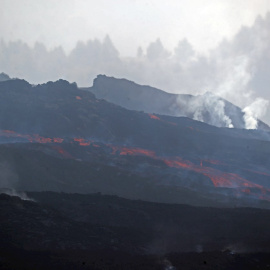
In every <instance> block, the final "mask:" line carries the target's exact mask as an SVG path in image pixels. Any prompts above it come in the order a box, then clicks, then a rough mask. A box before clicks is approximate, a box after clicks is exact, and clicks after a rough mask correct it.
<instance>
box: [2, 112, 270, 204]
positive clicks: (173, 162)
mask: <svg viewBox="0 0 270 270" xmlns="http://www.w3.org/2000/svg"><path fill="white" fill-rule="evenodd" d="M155 117H156V116H154V119H156V118H155ZM157 118H158V117H157ZM158 119H159V118H158ZM0 136H2V137H7V138H23V139H26V140H27V141H29V142H31V143H41V144H48V143H49V144H54V145H53V148H54V149H55V150H57V152H58V153H59V154H61V155H62V156H64V157H66V158H73V157H72V156H71V155H70V154H69V153H68V152H67V151H65V150H64V149H63V148H61V147H59V146H57V145H55V144H61V143H63V142H64V139H63V138H59V137H56V138H48V137H43V136H40V135H38V134H33V135H29V134H19V133H16V132H14V131H12V130H0ZM67 142H69V143H78V144H79V145H80V146H90V145H92V146H93V147H100V145H98V144H96V143H95V141H92V140H87V139H83V138H73V139H72V140H67ZM105 145H106V147H109V148H110V149H111V150H112V152H111V154H112V155H123V156H125V155H135V156H147V157H151V158H153V159H155V160H160V161H162V162H164V164H165V165H166V166H168V167H172V168H177V169H185V170H190V171H194V172H197V173H199V174H202V175H204V176H206V177H208V178H209V179H210V180H211V181H212V183H213V185H214V186H215V187H217V188H218V187H223V188H234V189H237V190H240V191H241V192H243V193H245V194H252V190H251V189H256V190H259V191H260V194H257V195H256V193H255V195H256V196H257V197H258V198H260V199H264V200H270V197H269V194H270V189H267V188H265V187H263V186H261V185H258V184H255V183H253V182H251V181H249V180H247V179H244V178H242V177H240V176H239V175H237V174H235V173H230V172H223V171H220V170H218V169H215V168H212V167H209V166H205V164H208V165H209V164H214V165H226V164H224V163H222V162H220V161H218V160H210V159H205V160H203V159H202V160H200V164H198V165H196V164H194V163H192V162H190V161H188V160H184V159H182V158H180V157H166V158H165V157H162V156H157V155H156V153H155V152H154V151H151V150H147V149H142V148H136V147H127V146H117V145H111V144H105ZM244 170H246V171H251V172H253V173H257V174H261V175H265V176H270V174H268V173H266V172H259V171H252V170H249V169H244ZM253 195H254V193H253Z"/></svg>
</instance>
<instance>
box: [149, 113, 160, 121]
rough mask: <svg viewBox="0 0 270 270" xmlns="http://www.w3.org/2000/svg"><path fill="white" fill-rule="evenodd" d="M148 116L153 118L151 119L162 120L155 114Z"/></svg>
mask: <svg viewBox="0 0 270 270" xmlns="http://www.w3.org/2000/svg"><path fill="white" fill-rule="evenodd" d="M148 115H149V116H150V118H151V119H156V120H160V118H159V117H157V116H156V115H154V114H151V113H149V114H148Z"/></svg>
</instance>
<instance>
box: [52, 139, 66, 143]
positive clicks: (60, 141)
mask: <svg viewBox="0 0 270 270" xmlns="http://www.w3.org/2000/svg"><path fill="white" fill-rule="evenodd" d="M63 141H64V139H62V138H53V142H54V143H62V142H63Z"/></svg>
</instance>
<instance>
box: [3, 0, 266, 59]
mask: <svg viewBox="0 0 270 270" xmlns="http://www.w3.org/2000/svg"><path fill="white" fill-rule="evenodd" d="M267 11H270V3H269V0H238V1H234V0H219V1H215V0H203V1H202V0H179V1H176V0H168V1H166V3H165V2H164V1H161V0H114V1H113V2H112V1H107V0H99V1H93V0H88V1H87V0H57V1H55V0H24V1H21V0H1V11H0V33H1V36H2V38H3V39H4V40H5V41H10V40H12V41H14V40H18V39H20V40H22V41H25V42H27V43H28V44H30V45H33V44H34V43H35V42H36V41H39V42H42V43H44V45H45V46H47V47H49V48H53V47H55V46H63V48H64V49H65V50H66V51H70V50H71V49H73V47H74V46H75V45H76V43H77V41H78V40H82V41H87V40H89V39H95V38H97V39H103V38H104V37H105V36H106V35H107V34H108V35H110V37H111V38H112V40H113V41H114V43H115V45H116V47H117V48H118V49H119V50H120V52H121V55H122V56H135V55H136V51H137V47H138V46H142V47H143V48H145V49H146V47H147V46H148V44H149V43H150V42H152V41H154V40H156V39H157V38H160V39H161V40H162V42H163V43H164V46H165V47H166V48H168V49H169V50H173V49H174V47H175V45H176V44H177V43H178V41H179V40H182V39H184V38H187V39H188V40H189V41H190V43H191V44H192V46H194V48H195V49H196V50H197V51H200V52H201V51H203V52H205V51H207V50H208V49H209V48H214V47H215V46H216V45H217V44H218V43H219V42H220V41H221V40H222V39H223V38H224V37H225V38H229V39H230V38H231V37H232V36H233V35H234V34H236V32H237V31H239V29H240V28H241V26H242V25H246V26H251V25H252V24H253V22H254V20H255V18H256V16H257V15H259V14H260V15H263V16H264V15H265V14H266V12H267Z"/></svg>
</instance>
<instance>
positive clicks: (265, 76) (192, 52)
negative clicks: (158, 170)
mask: <svg viewBox="0 0 270 270" xmlns="http://www.w3.org/2000/svg"><path fill="white" fill-rule="evenodd" d="M269 12H270V2H269V0H245V1H244V0H238V1H232V0H219V1H214V0H204V1H202V0H189V1H187V0H181V1H173V0H168V1H166V2H164V1H162V2H161V1H160V0H153V1H141V0H133V1H129V0H115V1H113V2H108V1H105V0H100V1H83V0H77V1H73V0H65V1H63V0H58V1H52V0H46V1H42V0H39V1H37V0H35V1H34V0H25V1H17V0H1V10H0V33H1V34H0V39H1V41H0V72H5V73H7V74H9V75H10V76H11V77H20V78H24V79H26V80H28V81H30V82H32V83H41V82H46V81H49V80H57V79H59V78H63V79H67V80H69V81H76V82H77V83H78V85H79V86H90V85H91V84H92V80H93V79H94V78H95V77H96V76H97V75H98V74H100V73H102V74H106V75H108V76H115V77H121V78H127V79H129V80H133V81H135V82H137V83H140V84H147V85H151V86H154V87H157V88H160V89H162V90H165V91H168V92H172V93H190V94H201V93H204V92H206V91H211V92H213V93H214V94H217V95H219V96H222V97H223V98H225V99H228V100H229V101H231V102H233V103H234V104H236V105H238V106H240V107H241V108H242V109H243V112H245V113H246V118H245V121H247V122H246V126H247V127H248V128H256V118H258V117H259V118H261V119H262V120H264V121H266V122H267V123H268V124H270V120H269V119H270V110H269V109H268V108H269V100H270V91H269V85H270V79H269V78H270V54H269V52H270V31H269V29H270V13H269Z"/></svg>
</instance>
